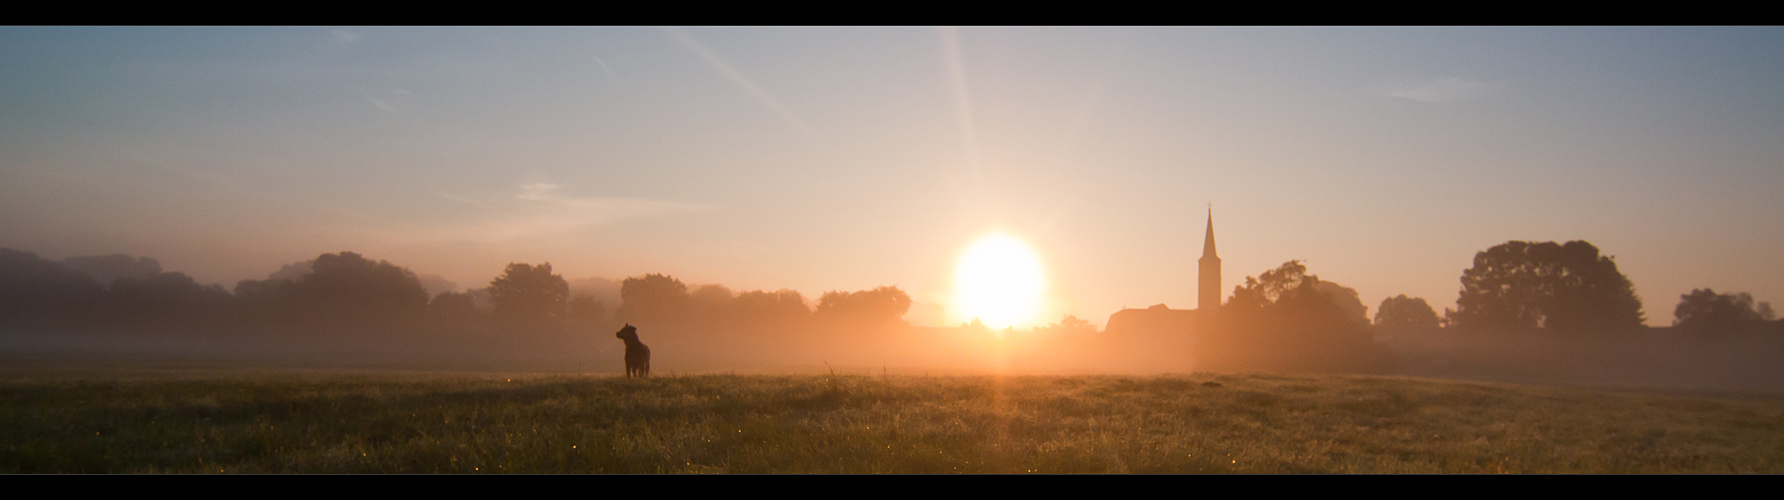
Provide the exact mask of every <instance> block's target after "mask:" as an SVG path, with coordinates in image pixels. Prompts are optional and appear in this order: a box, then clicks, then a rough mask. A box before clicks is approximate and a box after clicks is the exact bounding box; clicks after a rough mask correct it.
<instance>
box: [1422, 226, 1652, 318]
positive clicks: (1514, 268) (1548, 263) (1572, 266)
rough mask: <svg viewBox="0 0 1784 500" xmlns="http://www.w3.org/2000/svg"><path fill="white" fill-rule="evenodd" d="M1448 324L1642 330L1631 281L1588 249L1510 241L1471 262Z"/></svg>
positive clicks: (1609, 261)
mask: <svg viewBox="0 0 1784 500" xmlns="http://www.w3.org/2000/svg"><path fill="white" fill-rule="evenodd" d="M1449 320H1450V324H1451V325H1454V326H1456V327H1458V328H1462V329H1468V330H1534V329H1544V330H1547V331H1559V332H1612V331H1629V330H1635V329H1640V328H1642V325H1643V320H1642V304H1641V299H1639V298H1636V296H1635V287H1634V286H1633V285H1631V284H1630V282H1629V278H1627V277H1625V276H1623V273H1621V272H1618V271H1617V263H1616V262H1615V261H1613V260H1612V258H1611V257H1610V256H1601V255H1599V253H1598V248H1597V247H1594V246H1592V244H1591V243H1587V242H1585V241H1569V242H1567V244H1565V245H1560V244H1556V243H1555V242H1552V241H1551V242H1544V243H1530V242H1525V241H1508V242H1505V243H1503V244H1500V245H1497V246H1494V247H1492V248H1489V249H1487V250H1486V251H1483V252H1480V253H1477V254H1475V255H1474V267H1471V268H1469V269H1467V270H1466V271H1463V273H1462V292H1461V296H1460V297H1458V298H1457V299H1456V310H1455V311H1453V312H1451V313H1450V314H1449Z"/></svg>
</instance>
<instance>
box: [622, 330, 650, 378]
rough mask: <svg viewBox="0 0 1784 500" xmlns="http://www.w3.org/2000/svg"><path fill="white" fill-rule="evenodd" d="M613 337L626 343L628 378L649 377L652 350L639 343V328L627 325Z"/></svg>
mask: <svg viewBox="0 0 1784 500" xmlns="http://www.w3.org/2000/svg"><path fill="white" fill-rule="evenodd" d="M613 336H615V337H619V338H620V340H624V341H626V376H627V377H634V376H636V377H649V376H650V348H649V347H645V346H644V343H643V342H639V341H638V328H636V327H633V326H632V324H631V323H626V327H625V328H621V329H619V333H615V334H614V335H613Z"/></svg>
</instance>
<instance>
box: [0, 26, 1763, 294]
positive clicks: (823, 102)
mask: <svg viewBox="0 0 1784 500" xmlns="http://www.w3.org/2000/svg"><path fill="white" fill-rule="evenodd" d="M1779 82H1784V29H1780V28H1767V27H1759V28H1565V27H1551V28H1315V29H1309V28H926V27H917V28H692V27H690V28H655V27H630V28H561V29H560V28H376V27H335V28H330V27H289V28H79V27H5V28H0V247H7V248H14V249H18V250H24V251H30V252H35V253H37V254H39V255H41V256H44V257H47V258H52V259H60V258H63V257H68V256H76V255H97V254H111V253H124V254H129V255H142V256H149V257H154V258H156V259H158V260H159V261H160V262H161V263H162V267H163V268H164V269H167V270H171V271H181V272H185V273H187V274H189V275H192V276H193V277H195V278H197V279H198V280H199V281H200V282H205V283H218V284H222V285H223V286H224V287H225V288H229V287H232V286H233V285H234V283H235V282H237V281H239V280H243V279H263V278H265V277H266V275H268V274H269V273H271V272H273V271H276V270H278V269H279V267H280V266H281V265H283V264H288V263H292V262H297V261H303V260H307V259H311V258H314V257H315V256H316V255H318V254H321V253H328V252H339V251H355V252H358V253H361V254H363V255H365V256H367V257H369V258H373V259H381V260H388V261H391V262H393V263H396V264H398V265H402V266H405V267H407V268H409V269H411V270H413V271H415V272H416V273H418V274H437V275H440V276H444V277H446V278H447V279H449V280H452V281H454V282H456V283H457V284H458V285H459V286H460V287H461V288H470V287H480V286H485V285H486V284H487V283H488V282H489V280H490V279H492V278H493V277H494V276H495V275H496V274H498V273H499V272H500V271H501V270H502V268H503V267H504V266H505V265H506V264H507V263H509V262H530V263H539V262H550V263H551V264H552V265H553V268H554V270H556V271H557V272H559V273H560V274H562V275H564V276H565V277H566V278H571V279H575V278H581V277H606V278H622V277H627V276H639V275H642V274H645V273H665V274H669V275H672V276H675V277H676V278H679V279H681V280H682V281H684V282H689V283H720V284H724V285H726V286H729V287H731V288H732V289H734V290H754V289H764V290H777V289H793V290H797V291H799V292H801V293H803V294H804V295H805V296H806V297H808V298H814V299H815V298H816V297H817V296H819V295H820V294H822V293H823V292H826V291H832V290H840V291H851V290H863V289H870V288H874V287H877V286H898V287H900V288H901V289H903V290H905V291H907V292H909V293H910V295H911V296H912V298H913V299H914V300H915V301H916V302H917V305H916V306H914V307H913V310H912V313H911V315H909V316H907V319H909V320H911V321H912V322H913V323H916V324H925V325H942V324H955V323H957V322H959V321H962V320H963V318H962V317H961V315H960V312H959V311H950V310H948V309H947V308H948V307H949V306H950V304H953V303H954V302H953V301H954V298H955V292H954V288H955V286H954V283H953V281H952V280H953V277H954V275H955V265H956V263H957V261H958V260H959V259H960V258H961V255H962V253H963V252H964V251H965V250H966V249H967V248H969V247H970V246H971V245H972V244H973V242H975V241H978V240H979V239H981V238H983V237H986V236H987V235H991V234H1002V235H1005V236H1007V237H1010V238H1014V239H1016V240H1019V241H1022V242H1025V243H1026V244H1027V245H1029V247H1030V248H1032V250H1033V253H1034V255H1035V256H1036V258H1037V259H1038V260H1039V262H1040V266H1041V267H1042V268H1043V270H1044V273H1045V274H1044V283H1045V287H1046V288H1045V290H1044V292H1043V293H1044V301H1043V304H1042V306H1041V312H1040V313H1039V316H1037V317H1036V318H1037V319H1036V321H1037V322H1051V321H1057V320H1058V319H1059V318H1060V317H1062V316H1064V315H1067V314H1070V315H1073V316H1077V317H1080V318H1084V319H1087V320H1090V321H1091V322H1093V323H1095V324H1098V325H1101V324H1103V323H1104V322H1105V321H1106V320H1107V318H1108V316H1109V314H1111V313H1113V312H1115V311H1117V310H1119V309H1121V308H1123V307H1146V306H1150V305H1152V304H1158V303H1165V304H1168V305H1169V306H1171V307H1174V308H1193V307H1194V306H1195V303H1196V279H1197V277H1196V269H1197V268H1196V259H1198V258H1199V257H1200V256H1201V250H1202V235H1203V232H1204V229H1205V224H1206V223H1207V218H1208V215H1209V207H1210V204H1212V213H1213V218H1214V227H1215V234H1216V239H1217V241H1218V245H1219V252H1220V257H1221V258H1222V259H1223V261H1224V262H1223V264H1224V266H1223V281H1224V285H1223V288H1224V289H1225V290H1227V293H1229V294H1230V291H1231V289H1232V287H1233V286H1234V285H1236V284H1238V283H1240V282H1242V281H1243V280H1244V277H1245V276H1253V275H1257V274H1259V273H1261V272H1262V271H1265V270H1268V269H1272V268H1274V267H1276V266H1278V265H1280V264H1282V263H1283V262H1284V261H1287V260H1290V259H1300V260H1302V261H1304V262H1305V263H1306V265H1307V267H1308V271H1309V272H1311V273H1313V274H1317V275H1319V276H1320V277H1321V278H1322V279H1325V280H1328V281H1334V282H1337V283H1339V284H1342V285H1345V286H1348V287H1351V288H1354V289H1356V290H1357V291H1358V293H1359V295H1360V297H1361V299H1362V300H1363V302H1364V304H1365V305H1368V306H1369V307H1370V313H1371V314H1373V312H1374V309H1375V306H1376V305H1377V304H1379V303H1380V302H1381V300H1382V299H1384V298H1387V297H1391V296H1395V295H1400V294H1405V295H1409V296H1415V297H1423V298H1425V299H1427V300H1428V301H1429V302H1430V303H1431V304H1432V305H1433V306H1434V307H1436V308H1438V309H1440V310H1441V309H1443V308H1445V307H1454V304H1455V299H1456V296H1457V292H1458V290H1459V288H1460V282H1459V278H1460V276H1461V274H1462V271H1463V270H1464V269H1466V268H1468V267H1469V266H1470V265H1471V262H1472V259H1473V256H1474V254H1475V253H1476V252H1479V251H1482V250H1485V249H1487V248H1489V247H1491V246H1493V245H1496V244H1499V243H1504V242H1506V241H1509V240H1525V241H1558V242H1565V241H1569V240H1586V241H1589V242H1591V243H1593V244H1594V245H1596V246H1597V247H1598V248H1600V249H1601V251H1603V252H1604V253H1605V254H1608V255H1612V256H1615V260H1616V263H1617V265H1618V267H1619V269H1620V270H1621V271H1622V272H1623V273H1624V274H1625V275H1627V276H1628V277H1629V278H1630V280H1631V281H1632V282H1633V283H1634V284H1635V287H1636V292H1637V294H1638V295H1639V296H1640V297H1641V298H1642V299H1643V302H1644V306H1645V308H1644V311H1645V314H1646V318H1647V321H1648V323H1649V324H1652V325H1666V324H1670V323H1671V321H1672V310H1673V307H1674V306H1675V305H1677V303H1678V300H1679V299H1678V297H1679V295H1681V294H1684V293H1687V292H1689V291H1691V290H1693V289H1696V288H1705V287H1708V288H1713V289H1715V290H1716V291H1718V292H1724V293H1728V292H1750V293H1752V294H1753V296H1754V298H1755V299H1756V300H1758V301H1767V302H1780V301H1784V261H1781V260H1780V257H1781V256H1784V235H1781V233H1780V231H1779V228H1784V196H1781V195H1784V92H1779V91H1778V88H1779ZM956 309H957V308H956Z"/></svg>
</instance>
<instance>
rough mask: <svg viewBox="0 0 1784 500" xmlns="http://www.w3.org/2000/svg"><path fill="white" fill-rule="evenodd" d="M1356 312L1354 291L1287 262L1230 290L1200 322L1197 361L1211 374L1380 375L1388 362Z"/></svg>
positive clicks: (1358, 308) (1359, 310) (1358, 310)
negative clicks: (1218, 306) (1220, 304)
mask: <svg viewBox="0 0 1784 500" xmlns="http://www.w3.org/2000/svg"><path fill="white" fill-rule="evenodd" d="M1353 302H1354V303H1355V304H1352V303H1353ZM1362 309H1364V307H1363V306H1362V305H1361V301H1359V300H1357V299H1356V292H1355V291H1354V290H1351V289H1349V288H1346V287H1344V286H1341V285H1338V284H1336V283H1331V282H1327V281H1323V280H1320V279H1319V276H1318V275H1314V274H1309V273H1308V272H1307V266H1306V265H1304V264H1302V263H1301V261H1298V260H1291V261H1288V262H1285V263H1283V264H1282V265H1281V266H1279V267H1277V268H1276V269H1272V270H1269V271H1265V272H1263V273H1262V274H1260V275H1258V276H1257V277H1246V278H1245V284H1243V285H1240V286H1237V287H1234V288H1233V298H1232V299H1231V300H1229V301H1228V302H1227V303H1226V305H1225V306H1223V307H1222V308H1221V309H1220V314H1219V315H1218V316H1214V317H1210V318H1207V319H1206V320H1205V323H1204V325H1205V326H1204V327H1203V328H1205V332H1204V333H1203V334H1202V335H1201V339H1200V341H1199V344H1198V350H1197V358H1198V362H1199V363H1200V365H1201V366H1202V367H1203V368H1207V369H1214V370H1270V371H1276V370H1281V371H1339V372H1374V371H1381V370H1385V369H1387V368H1388V367H1389V366H1390V364H1391V363H1392V360H1391V357H1390V356H1389V355H1388V353H1387V352H1386V351H1385V350H1383V349H1381V348H1380V347H1379V346H1377V345H1375V344H1374V342H1373V340H1372V339H1371V338H1370V334H1369V325H1368V320H1367V318H1366V317H1364V316H1363V311H1362Z"/></svg>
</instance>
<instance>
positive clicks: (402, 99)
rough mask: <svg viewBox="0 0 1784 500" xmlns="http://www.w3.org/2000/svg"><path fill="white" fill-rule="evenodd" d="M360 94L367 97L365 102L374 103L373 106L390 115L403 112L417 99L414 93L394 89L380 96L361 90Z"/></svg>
mask: <svg viewBox="0 0 1784 500" xmlns="http://www.w3.org/2000/svg"><path fill="white" fill-rule="evenodd" d="M359 94H360V95H363V96H365V100H366V101H367V102H370V103H372V105H373V106H377V107H378V109H382V110H384V111H386V112H390V113H396V112H398V111H401V110H402V108H403V107H404V106H406V105H408V104H409V102H410V101H411V100H413V98H414V97H415V93H414V92H410V91H407V90H403V89H394V90H390V91H386V92H381V93H379V94H373V93H371V92H367V91H365V90H359Z"/></svg>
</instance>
